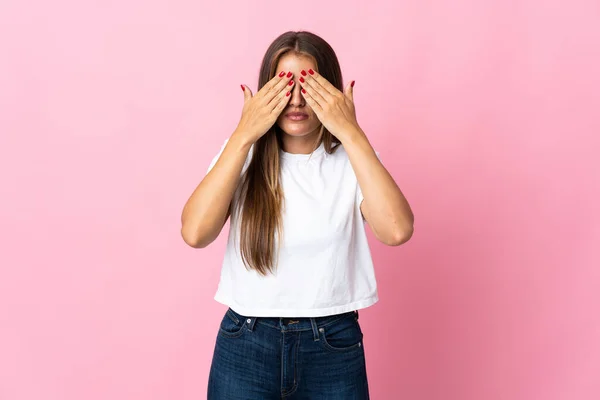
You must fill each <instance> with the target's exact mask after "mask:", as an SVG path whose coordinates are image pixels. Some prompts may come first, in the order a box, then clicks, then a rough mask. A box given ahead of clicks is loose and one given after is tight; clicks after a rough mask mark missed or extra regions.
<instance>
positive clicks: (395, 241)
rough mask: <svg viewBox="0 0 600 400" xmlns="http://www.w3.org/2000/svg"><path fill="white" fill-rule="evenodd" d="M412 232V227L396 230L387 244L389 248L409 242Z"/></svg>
mask: <svg viewBox="0 0 600 400" xmlns="http://www.w3.org/2000/svg"><path fill="white" fill-rule="evenodd" d="M413 232H414V227H413V226H412V225H411V226H410V227H407V228H404V229H397V230H396V231H395V232H394V234H393V235H392V237H391V239H390V240H389V241H388V243H387V244H388V245H389V246H400V245H401V244H404V243H406V242H408V241H409V240H410V238H411V237H412V235H413Z"/></svg>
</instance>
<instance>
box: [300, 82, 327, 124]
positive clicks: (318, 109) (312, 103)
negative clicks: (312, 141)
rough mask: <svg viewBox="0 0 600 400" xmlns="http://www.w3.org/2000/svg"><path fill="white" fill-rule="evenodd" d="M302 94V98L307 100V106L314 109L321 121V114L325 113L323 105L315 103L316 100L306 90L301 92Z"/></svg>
mask: <svg viewBox="0 0 600 400" xmlns="http://www.w3.org/2000/svg"><path fill="white" fill-rule="evenodd" d="M300 93H302V96H303V97H304V99H305V100H306V104H308V105H309V106H310V108H312V110H313V111H314V112H315V114H317V117H318V118H319V119H320V118H321V113H322V112H323V107H321V105H320V104H319V103H318V102H317V101H315V98H314V97H313V96H312V95H311V94H310V93H309V92H308V91H306V90H304V88H302V90H300Z"/></svg>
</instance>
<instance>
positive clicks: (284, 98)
mask: <svg viewBox="0 0 600 400" xmlns="http://www.w3.org/2000/svg"><path fill="white" fill-rule="evenodd" d="M293 75H294V74H293V73H291V72H288V73H287V74H286V73H285V71H281V73H279V74H278V75H275V76H274V77H273V78H272V79H271V80H270V81H269V82H267V83H266V84H265V85H264V86H263V87H262V88H261V89H260V90H259V91H258V93H256V95H254V96H253V95H252V91H251V90H250V88H249V87H248V86H246V85H241V87H242V90H243V91H244V107H243V108H242V117H241V118H240V122H239V123H238V126H237V128H236V130H235V133H237V134H240V135H243V136H244V138H246V139H248V140H249V142H250V143H254V142H256V141H257V140H258V139H260V137H261V136H263V135H264V134H265V133H267V131H268V130H269V129H270V128H271V127H272V126H273V124H274V123H275V121H277V118H278V117H279V114H281V112H282V111H283V109H284V108H285V107H286V105H287V103H288V102H289V101H290V98H291V96H290V93H291V90H292V88H293V87H294V81H293V80H292V78H293Z"/></svg>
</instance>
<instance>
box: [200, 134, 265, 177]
mask: <svg viewBox="0 0 600 400" xmlns="http://www.w3.org/2000/svg"><path fill="white" fill-rule="evenodd" d="M227 142H229V138H227V139H225V141H224V142H223V144H222V145H221V149H220V150H219V152H218V153H217V154H216V155H215V156H214V157H213V159H212V161H211V162H210V164H209V166H208V168H207V170H206V174H205V175H208V173H209V172H210V170H211V169H213V167H214V166H215V164H216V163H217V161H219V157H221V154H223V150H225V146H227ZM253 151H254V144H253V145H252V146H250V150H248V156H247V157H246V161H244V166H243V167H242V171H241V173H240V176H242V175H243V174H244V172H246V170H247V169H248V167H249V166H250V161H251V159H252V153H253Z"/></svg>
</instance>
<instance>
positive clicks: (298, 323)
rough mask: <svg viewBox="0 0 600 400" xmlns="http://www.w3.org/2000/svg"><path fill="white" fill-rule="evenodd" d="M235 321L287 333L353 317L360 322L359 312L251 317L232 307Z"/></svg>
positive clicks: (231, 313) (231, 314) (230, 311)
mask: <svg viewBox="0 0 600 400" xmlns="http://www.w3.org/2000/svg"><path fill="white" fill-rule="evenodd" d="M227 312H228V313H229V315H230V316H232V317H233V318H234V320H236V319H237V320H238V321H244V322H245V323H247V324H249V328H250V329H253V328H254V324H255V323H259V324H262V325H265V326H268V327H271V328H273V329H277V330H286V331H304V330H311V329H312V330H314V328H315V327H316V328H320V327H324V326H326V325H329V324H331V323H333V322H335V321H338V320H341V319H343V318H348V317H353V318H356V319H357V320H358V310H353V311H347V312H344V313H340V314H333V315H327V316H324V317H298V318H289V317H253V316H250V315H242V314H240V313H238V312H236V311H234V310H233V309H232V308H231V307H229V309H228V310H227Z"/></svg>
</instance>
